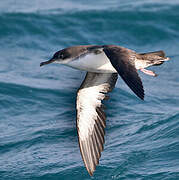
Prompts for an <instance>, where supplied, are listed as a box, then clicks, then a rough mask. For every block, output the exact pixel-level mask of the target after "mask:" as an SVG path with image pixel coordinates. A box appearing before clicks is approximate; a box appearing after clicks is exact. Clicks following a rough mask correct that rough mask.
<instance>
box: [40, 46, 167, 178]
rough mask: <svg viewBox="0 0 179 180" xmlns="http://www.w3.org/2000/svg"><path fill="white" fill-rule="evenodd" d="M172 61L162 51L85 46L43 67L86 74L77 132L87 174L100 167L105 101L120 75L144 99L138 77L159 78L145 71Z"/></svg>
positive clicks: (58, 54)
mask: <svg viewBox="0 0 179 180" xmlns="http://www.w3.org/2000/svg"><path fill="white" fill-rule="evenodd" d="M167 60H169V58H168V57H165V53H164V52H163V51H156V52H149V53H136V52H135V51H133V50H130V49H127V48H124V47H121V46H116V45H102V46H98V45H82V46H73V47H69V48H65V49H62V50H60V51H58V52H56V53H55V54H54V56H53V57H52V58H51V59H50V60H49V61H46V62H42V63H41V64H40V66H43V65H45V64H50V63H59V64H64V65H67V66H70V67H72V68H76V69H79V70H84V71H87V73H86V77H85V79H84V81H83V82H82V84H81V86H80V88H79V90H78V92H77V100H76V109H77V118H76V119H77V132H78V140H79V147H80V152H81V156H82V158H83V161H84V164H85V167H86V169H87V171H88V173H89V174H90V175H91V176H92V175H93V173H94V171H95V169H96V166H97V165H98V164H99V159H100V157H101V152H102V151H103V146H104V135H105V127H106V122H105V119H106V116H105V113H104V110H103V105H102V102H101V101H102V100H105V99H108V96H107V93H108V92H110V91H112V89H113V88H114V86H115V84H116V81H117V78H118V74H119V75H120V77H121V78H122V79H123V80H124V82H125V83H126V84H127V85H128V86H129V88H130V89H131V90H132V91H133V92H134V93H135V94H136V95H137V96H138V97H139V98H140V99H142V100H143V99H144V89H143V85H142V81H141V79H140V77H139V75H138V73H137V70H141V71H142V72H144V73H145V74H148V75H151V76H156V74H155V73H154V72H153V71H150V70H147V69H145V68H146V67H149V66H154V65H160V64H162V63H163V62H164V61H167Z"/></svg>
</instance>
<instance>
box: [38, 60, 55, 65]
mask: <svg viewBox="0 0 179 180" xmlns="http://www.w3.org/2000/svg"><path fill="white" fill-rule="evenodd" d="M54 61H55V59H50V60H48V61H44V62H41V63H40V66H43V65H46V64H50V63H53V62H54Z"/></svg>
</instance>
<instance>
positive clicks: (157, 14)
mask: <svg viewBox="0 0 179 180" xmlns="http://www.w3.org/2000/svg"><path fill="white" fill-rule="evenodd" d="M81 44H116V45H121V46H125V47H128V48H131V49H133V50H136V51H137V52H148V51H155V50H164V51H165V52H166V54H167V56H169V57H170V58H171V61H169V62H167V63H164V64H163V65H161V66H157V67H152V68H150V69H152V70H155V71H156V73H158V74H159V76H158V77H156V78H154V77H150V76H147V75H145V74H142V73H140V72H139V74H140V76H141V78H142V81H143V84H144V88H145V101H141V100H140V99H138V98H137V97H136V96H135V95H134V94H133V93H132V92H131V90H130V89H129V88H128V87H127V86H126V85H125V83H124V82H123V81H122V80H121V79H120V78H119V79H118V82H117V84H116V88H115V89H114V90H113V92H111V93H110V97H111V98H110V100H109V101H106V102H104V103H105V106H106V114H107V121H106V124H107V127H106V136H105V147H104V151H103V152H102V157H101V159H100V165H99V166H97V169H96V171H95V173H94V176H93V177H90V176H89V175H88V173H87V171H86V169H85V168H84V165H83V162H82V159H81V156H80V151H79V147H78V140H77V132H76V120H75V119H76V118H75V115H76V110H75V101H76V91H77V89H78V88H79V86H80V84H81V82H82V80H83V78H84V75H85V73H84V72H81V71H78V70H74V69H70V68H68V67H64V66H60V65H56V64H52V65H49V66H46V67H44V68H43V67H42V68H40V66H39V64H40V62H42V61H44V60H47V59H49V58H50V57H51V56H52V54H53V53H54V52H55V51H57V50H60V49H62V48H65V47H68V46H72V45H81ZM26 179H27V180H36V179H37V180H40V179H41V180H62V179H65V180H72V179H98V180H99V179H106V180H107V179H125V180H130V179H137V180H143V179H146V180H150V179H154V180H174V179H179V1H178V0H170V1H165V0H145V1H142V0H136V1H132V0H121V1H117V0H111V1H109V0H98V1H96V0H87V1H82V0H78V1H72V0H68V1H66V0H61V1H58V0H51V1H49V0H37V1H36V0H31V1H25V0H6V1H1V2H0V180H26Z"/></svg>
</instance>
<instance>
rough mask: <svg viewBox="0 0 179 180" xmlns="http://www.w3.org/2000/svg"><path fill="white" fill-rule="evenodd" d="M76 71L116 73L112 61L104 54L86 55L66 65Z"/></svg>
mask: <svg viewBox="0 0 179 180" xmlns="http://www.w3.org/2000/svg"><path fill="white" fill-rule="evenodd" d="M66 65H68V66H71V67H73V68H76V69H80V70H85V71H88V72H101V73H114V72H116V70H115V69H114V67H113V66H112V64H111V62H110V60H109V59H108V58H107V56H106V55H105V53H104V52H102V53H100V54H94V53H90V54H86V55H85V56H82V57H80V58H78V59H76V60H72V61H70V62H68V64H66Z"/></svg>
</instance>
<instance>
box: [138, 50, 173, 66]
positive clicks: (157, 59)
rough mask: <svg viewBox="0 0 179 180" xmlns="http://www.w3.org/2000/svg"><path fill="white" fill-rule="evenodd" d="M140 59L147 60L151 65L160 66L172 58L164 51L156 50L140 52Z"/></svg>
mask: <svg viewBox="0 0 179 180" xmlns="http://www.w3.org/2000/svg"><path fill="white" fill-rule="evenodd" d="M139 56H140V59H142V60H144V61H146V62H147V64H148V65H149V66H151V65H152V66H158V65H161V64H163V63H164V62H165V61H168V60H169V59H170V58H169V57H166V56H165V53H164V51H155V52H148V53H141V54H139Z"/></svg>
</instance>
